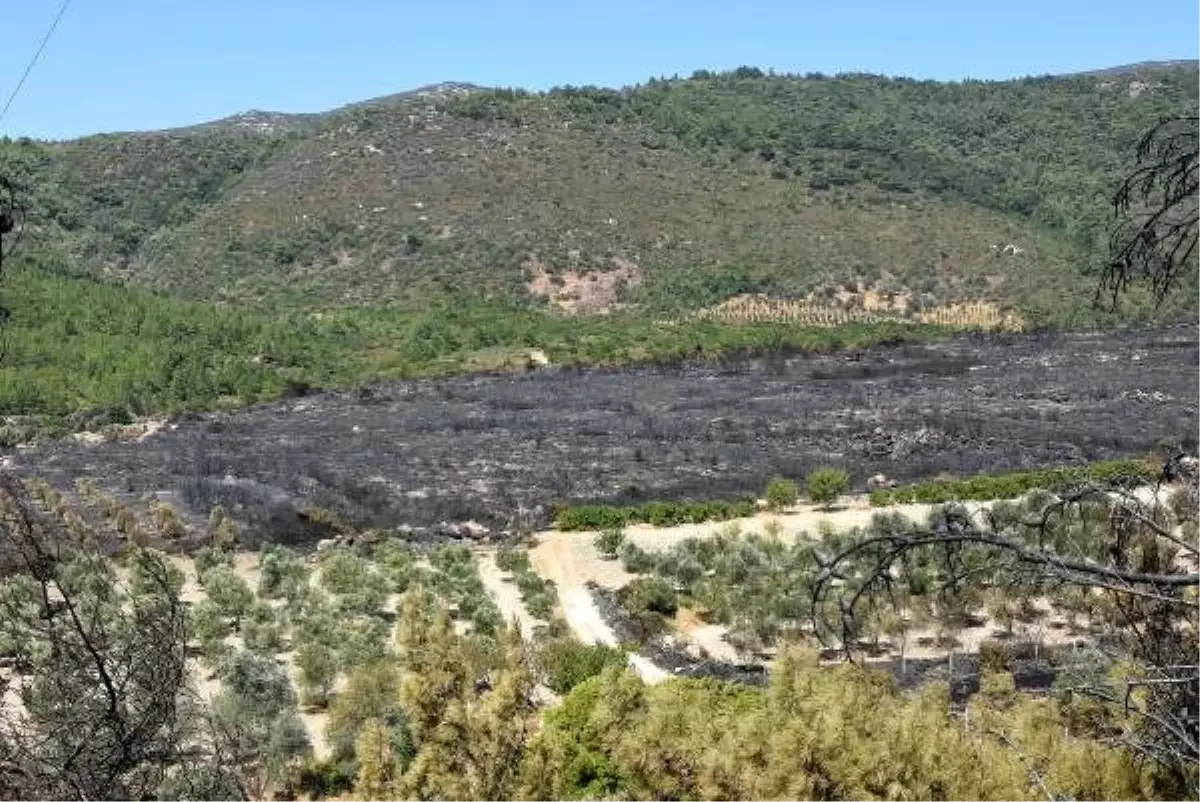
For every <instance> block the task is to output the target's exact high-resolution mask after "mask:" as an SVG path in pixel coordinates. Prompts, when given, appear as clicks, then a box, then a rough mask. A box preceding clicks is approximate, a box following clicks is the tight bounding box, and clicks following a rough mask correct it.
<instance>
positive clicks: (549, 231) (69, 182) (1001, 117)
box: [2, 63, 1198, 322]
mask: <svg viewBox="0 0 1200 802" xmlns="http://www.w3.org/2000/svg"><path fill="white" fill-rule="evenodd" d="M1197 93H1198V82H1197V69H1196V65H1195V64H1194V63H1182V64H1179V63H1169V64H1167V65H1166V66H1154V65H1135V66H1132V67H1129V68H1126V69H1124V70H1118V71H1109V72H1103V73H1100V74H1090V75H1075V76H1067V77H1043V78H1028V79H1022V80H1013V81H1002V82H984V81H964V82H957V83H938V82H932V81H916V80H909V79H903V78H883V77H876V76H870V75H840V76H836V77H828V76H822V75H807V76H776V75H768V74H764V73H762V72H761V71H759V70H757V69H752V68H741V69H738V70H736V71H733V72H729V73H720V74H713V73H707V72H703V71H701V72H697V73H695V74H694V75H693V76H692V77H690V78H687V79H671V80H651V81H649V82H648V83H646V84H644V85H641V86H638V87H634V88H631V89H623V90H610V89H597V88H565V89H560V90H552V91H550V92H549V93H541V94H530V93H525V92H521V91H508V90H485V89H478V88H476V87H471V86H467V85H462V84H443V85H438V86H434V87H429V88H426V89H425V90H420V91H416V92H410V93H404V94H400V95H395V96H392V97H389V98H383V99H379V100H376V101H369V102H365V103H360V104H355V105H353V106H349V107H346V108H343V109H339V110H335V111H333V112H329V113H327V114H323V115H294V116H293V115H282V114H270V113H265V112H251V113H247V114H243V115H238V116H236V117H232V118H228V119H226V120H222V121H218V122H216V123H210V124H207V125H202V126H197V127H195V128H190V129H178V130H172V131H164V132H155V133H138V134H118V135H102V136H93V137H87V138H84V139H80V140H76V141H69V142H61V143H38V142H29V141H21V142H8V143H5V144H4V146H3V148H2V153H3V161H4V163H6V164H7V165H8V166H7V167H6V168H5V169H7V170H8V171H9V172H10V173H11V172H15V173H16V174H17V175H18V177H20V178H21V179H23V180H24V181H25V182H26V183H27V184H28V185H30V186H31V187H32V188H33V203H32V209H31V221H32V230H33V236H31V237H30V240H31V241H32V242H33V247H34V249H35V252H36V253H38V254H39V255H41V256H42V257H43V259H42V261H43V262H44V263H49V264H54V265H57V266H59V267H60V268H62V269H65V270H67V271H68V272H71V273H85V274H89V275H103V276H108V277H116V278H120V279H123V280H128V281H131V282H134V283H137V284H141V285H146V286H149V287H151V288H157V289H161V290H166V291H168V292H170V293H172V294H176V295H180V296H186V297H190V298H194V299H219V300H224V301H239V302H252V303H256V304H261V305H269V306H271V307H276V306H279V305H284V306H291V307H301V308H303V307H308V306H312V305H322V306H326V305H356V304H361V303H367V302H371V303H375V302H379V301H391V302H396V303H398V304H399V305H401V306H411V307H416V306H423V305H424V304H425V303H426V302H428V301H429V299H430V298H431V297H433V296H438V297H442V298H445V297H447V296H449V297H450V298H455V299H461V298H464V297H473V296H482V295H490V296H492V297H493V298H495V297H499V298H501V299H506V300H508V301H512V302H516V303H519V304H526V303H528V304H533V305H537V304H545V303H547V302H549V303H550V304H552V305H554V304H556V305H558V306H559V307H562V308H564V309H567V310H572V311H588V310H592V311H609V310H611V309H613V308H616V307H618V306H623V307H627V308H630V309H634V310H644V311H645V312H646V313H647V314H652V315H654V316H657V317H663V316H667V317H672V316H677V315H679V314H680V313H684V312H692V311H695V310H697V309H700V308H703V307H706V306H710V305H713V304H718V303H720V302H721V301H723V300H725V299H727V298H729V297H732V296H736V295H738V294H742V293H763V294H766V295H767V296H771V297H775V298H791V299H795V298H802V297H804V296H806V295H808V294H809V293H813V292H824V293H825V294H826V295H825V297H831V296H832V294H833V293H834V292H836V291H840V290H839V288H848V289H850V290H855V289H859V290H868V289H874V290H879V291H881V292H884V293H900V294H903V295H907V296H909V297H911V299H913V303H914V304H917V305H921V306H925V307H927V306H930V305H937V304H947V303H952V302H959V301H968V300H974V301H978V300H983V301H992V302H995V303H996V304H997V305H999V306H1001V307H1006V308H1007V307H1014V308H1017V309H1019V310H1020V311H1021V313H1022V314H1023V315H1024V316H1025V318H1026V319H1030V320H1033V321H1034V322H1044V321H1046V320H1051V321H1052V322H1054V319H1055V318H1058V321H1057V322H1070V321H1069V320H1065V319H1064V318H1066V316H1067V313H1066V311H1064V310H1068V309H1071V310H1075V311H1076V312H1079V313H1080V314H1085V313H1084V312H1082V311H1081V310H1083V308H1084V307H1086V305H1087V302H1088V301H1090V290H1091V287H1092V286H1093V282H1094V279H1093V277H1092V275H1090V273H1091V271H1093V270H1094V269H1095V267H1096V266H1097V264H1098V263H1099V262H1100V261H1101V260H1102V259H1103V256H1104V249H1105V246H1106V228H1107V225H1108V221H1109V216H1110V207H1109V198H1110V197H1111V194H1112V192H1113V190H1114V188H1115V186H1116V185H1117V183H1118V181H1119V179H1120V177H1121V176H1122V174H1123V172H1124V171H1126V170H1127V169H1128V168H1129V167H1130V164H1131V161H1132V158H1133V155H1134V149H1135V147H1136V144H1137V141H1138V139H1139V137H1140V136H1141V135H1142V134H1143V133H1144V132H1145V131H1146V130H1147V129H1148V128H1149V127H1150V126H1151V125H1152V124H1153V123H1154V122H1156V121H1157V120H1158V119H1159V118H1160V117H1163V116H1164V115H1177V114H1183V113H1191V114H1195V113H1196V108H1197ZM14 163H15V165H14Z"/></svg>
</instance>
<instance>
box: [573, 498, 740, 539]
mask: <svg viewBox="0 0 1200 802" xmlns="http://www.w3.org/2000/svg"><path fill="white" fill-rule="evenodd" d="M757 511H758V504H757V503H756V502H755V500H754V499H752V498H742V499H738V500H736V501H723V500H710V501H650V502H647V503H645V504H642V505H639V506H620V505H613V504H579V505H571V504H567V505H563V506H560V507H559V508H558V509H557V510H556V511H555V515H554V525H555V526H556V527H557V528H558V529H560V530H561V531H563V532H577V531H597V532H602V531H605V530H609V529H621V528H623V527H626V526H629V525H630V524H636V523H642V524H650V525H651V526H679V525H680V524H698V523H704V522H705V521H728V520H731V519H733V518H745V517H748V516H750V515H753V514H754V513H756V512H757Z"/></svg>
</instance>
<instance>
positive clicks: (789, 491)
mask: <svg viewBox="0 0 1200 802" xmlns="http://www.w3.org/2000/svg"><path fill="white" fill-rule="evenodd" d="M763 497H764V498H765V499H766V500H767V507H768V508H770V509H772V510H778V509H783V508H784V507H791V506H793V505H794V504H795V503H796V502H797V501H798V500H799V499H800V488H798V487H797V486H796V483H795V482H793V481H792V480H791V479H784V478H783V477H782V476H776V477H774V478H773V479H771V481H769V482H767V489H766V491H765V492H764V493H763Z"/></svg>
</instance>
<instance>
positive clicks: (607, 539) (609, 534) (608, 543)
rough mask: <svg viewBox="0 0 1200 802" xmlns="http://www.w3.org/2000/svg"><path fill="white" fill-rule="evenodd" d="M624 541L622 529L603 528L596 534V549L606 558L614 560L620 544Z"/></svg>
mask: <svg viewBox="0 0 1200 802" xmlns="http://www.w3.org/2000/svg"><path fill="white" fill-rule="evenodd" d="M624 542H625V531H624V530H623V529H605V530H604V531H603V532H601V533H600V534H598V535H596V550H597V551H599V552H600V553H601V554H602V555H603V556H605V557H607V558H608V559H610V560H615V559H616V558H617V553H618V551H619V550H620V548H621V544H623V543H624Z"/></svg>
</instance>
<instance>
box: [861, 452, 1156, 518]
mask: <svg viewBox="0 0 1200 802" xmlns="http://www.w3.org/2000/svg"><path fill="white" fill-rule="evenodd" d="M1154 479H1155V471H1154V469H1153V468H1152V467H1151V466H1150V465H1149V464H1148V463H1146V462H1145V461H1142V460H1135V459H1126V460H1110V461H1107V462H1097V463H1094V464H1092V465H1089V466H1078V465H1073V466H1066V467H1059V468H1047V469H1043V470H1036V471H1018V472H1012V473H1002V474H979V475H977V476H972V477H970V478H967V479H954V480H945V479H932V480H929V481H925V482H917V483H915V484H911V485H908V486H906V487H898V488H896V489H894V490H877V491H875V492H873V493H871V504H872V506H876V507H885V506H890V505H892V504H945V503H947V502H951V501H992V500H995V499H1011V498H1017V497H1019V496H1023V495H1025V494H1026V493H1030V492H1032V491H1034V490H1044V491H1046V492H1050V493H1061V492H1063V491H1065V490H1068V489H1070V488H1072V487H1077V486H1079V485H1081V484H1085V483H1087V482H1095V483H1097V484H1101V485H1106V486H1129V485H1136V484H1140V483H1144V482H1152V481H1154Z"/></svg>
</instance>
